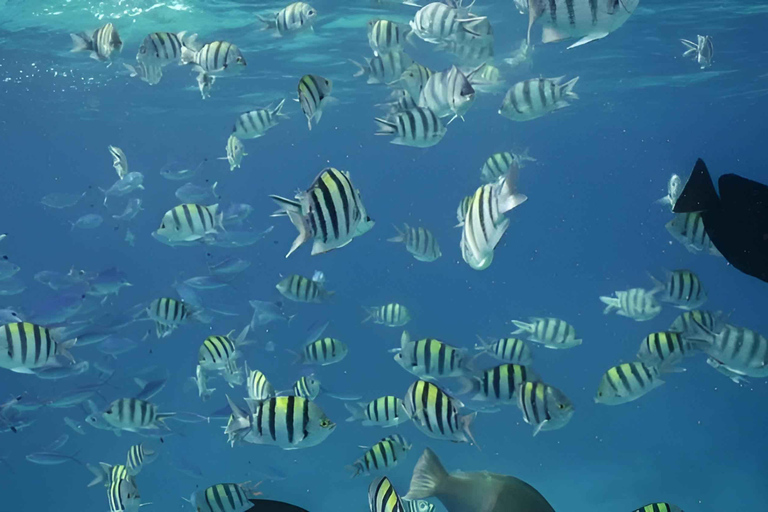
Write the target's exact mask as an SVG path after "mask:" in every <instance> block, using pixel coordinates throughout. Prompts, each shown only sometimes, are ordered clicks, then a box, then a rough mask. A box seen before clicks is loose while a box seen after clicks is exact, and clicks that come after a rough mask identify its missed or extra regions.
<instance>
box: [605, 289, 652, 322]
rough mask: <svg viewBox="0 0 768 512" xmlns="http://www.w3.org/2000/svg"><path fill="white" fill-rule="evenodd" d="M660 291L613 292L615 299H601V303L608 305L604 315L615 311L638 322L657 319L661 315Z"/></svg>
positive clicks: (631, 290) (632, 290)
mask: <svg viewBox="0 0 768 512" xmlns="http://www.w3.org/2000/svg"><path fill="white" fill-rule="evenodd" d="M658 291H659V290H650V291H648V290H645V289H644V288H630V289H629V290H622V291H616V292H613V293H614V295H616V296H615V297H600V301H601V302H602V303H603V304H605V305H606V306H605V309H604V310H603V314H604V315H607V314H608V313H611V312H612V311H615V312H616V314H617V315H619V316H625V317H627V318H631V319H632V320H634V321H636V322H646V321H648V320H651V319H653V318H656V317H657V316H658V315H659V313H661V305H660V304H659V301H657V300H656V293H658Z"/></svg>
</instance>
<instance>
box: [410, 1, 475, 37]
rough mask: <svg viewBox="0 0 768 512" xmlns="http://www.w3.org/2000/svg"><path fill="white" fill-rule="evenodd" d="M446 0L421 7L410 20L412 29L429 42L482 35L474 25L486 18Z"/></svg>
mask: <svg viewBox="0 0 768 512" xmlns="http://www.w3.org/2000/svg"><path fill="white" fill-rule="evenodd" d="M450 3H452V4H453V5H449V3H445V2H432V3H429V4H427V5H425V6H424V7H422V8H421V9H419V10H418V11H417V12H416V14H415V15H414V17H413V19H412V20H411V21H410V26H411V29H412V30H413V33H414V34H416V35H417V36H418V37H419V38H420V39H422V40H423V41H425V42H427V43H432V44H440V43H442V42H447V41H458V40H462V39H463V38H464V37H465V36H466V35H475V36H478V37H479V36H481V33H479V32H475V31H474V26H475V25H476V24H477V23H478V22H481V21H482V20H483V19H484V18H481V17H479V16H475V15H473V14H471V13H470V12H469V8H463V7H460V4H459V6H458V7H457V6H456V4H455V3H454V2H450Z"/></svg>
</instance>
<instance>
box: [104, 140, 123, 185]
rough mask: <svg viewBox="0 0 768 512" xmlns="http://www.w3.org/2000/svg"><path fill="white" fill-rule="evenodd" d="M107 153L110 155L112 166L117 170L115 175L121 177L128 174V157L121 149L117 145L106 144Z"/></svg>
mask: <svg viewBox="0 0 768 512" xmlns="http://www.w3.org/2000/svg"><path fill="white" fill-rule="evenodd" d="M107 149H109V154H110V155H112V160H113V161H112V167H114V168H115V171H116V172H117V177H118V178H120V179H123V178H124V177H125V175H126V174H128V158H127V157H126V156H125V153H124V152H123V150H122V149H120V148H118V147H117V146H107Z"/></svg>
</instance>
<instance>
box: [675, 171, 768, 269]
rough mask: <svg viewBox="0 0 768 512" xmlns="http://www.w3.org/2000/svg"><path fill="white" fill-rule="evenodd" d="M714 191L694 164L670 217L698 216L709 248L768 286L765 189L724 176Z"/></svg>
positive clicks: (767, 201) (767, 195)
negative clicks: (686, 214) (709, 244)
mask: <svg viewBox="0 0 768 512" xmlns="http://www.w3.org/2000/svg"><path fill="white" fill-rule="evenodd" d="M718 189H719V191H720V194H719V196H718V193H717V191H715V187H714V185H713V183H712V177H711V176H710V174H709V170H708V169H707V166H706V164H705V163H704V161H703V160H701V159H699V160H697V161H696V165H695V166H694V168H693V171H692V172H691V176H690V178H688V181H687V182H686V184H685V187H684V188H683V193H682V194H681V195H680V198H679V199H678V200H677V201H676V202H675V207H674V209H673V212H674V213H691V212H698V213H700V214H701V218H702V220H703V221H704V229H705V230H706V232H707V235H708V236H709V238H710V239H711V240H712V244H713V245H714V246H715V248H716V249H717V250H718V251H719V252H720V254H722V255H723V257H724V258H725V260H726V261H727V262H728V263H730V264H731V265H733V266H734V267H735V268H736V269H738V270H740V271H741V272H743V273H745V274H747V275H750V276H752V277H755V278H757V279H760V280H761V281H764V282H768V238H766V237H765V233H766V232H768V220H766V219H768V186H766V185H764V184H762V183H759V182H757V181H752V180H749V179H746V178H742V177H741V176H738V175H736V174H725V175H723V176H720V179H719V180H718Z"/></svg>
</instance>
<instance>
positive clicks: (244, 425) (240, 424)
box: [224, 395, 251, 436]
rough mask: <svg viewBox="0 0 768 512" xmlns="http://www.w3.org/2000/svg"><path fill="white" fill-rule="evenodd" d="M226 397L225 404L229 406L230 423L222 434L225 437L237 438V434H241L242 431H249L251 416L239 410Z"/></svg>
mask: <svg viewBox="0 0 768 512" xmlns="http://www.w3.org/2000/svg"><path fill="white" fill-rule="evenodd" d="M226 397H227V403H228V404H229V407H230V409H232V418H233V419H232V421H231V422H230V423H229V425H227V428H226V429H225V430H224V433H225V434H227V435H230V434H234V435H235V436H237V435H238V434H240V433H242V432H243V431H246V430H249V429H250V428H251V416H250V415H249V414H247V413H246V412H245V411H243V410H242V409H240V408H239V407H238V406H237V405H236V404H235V403H234V402H233V401H232V399H231V398H229V395H226Z"/></svg>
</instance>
